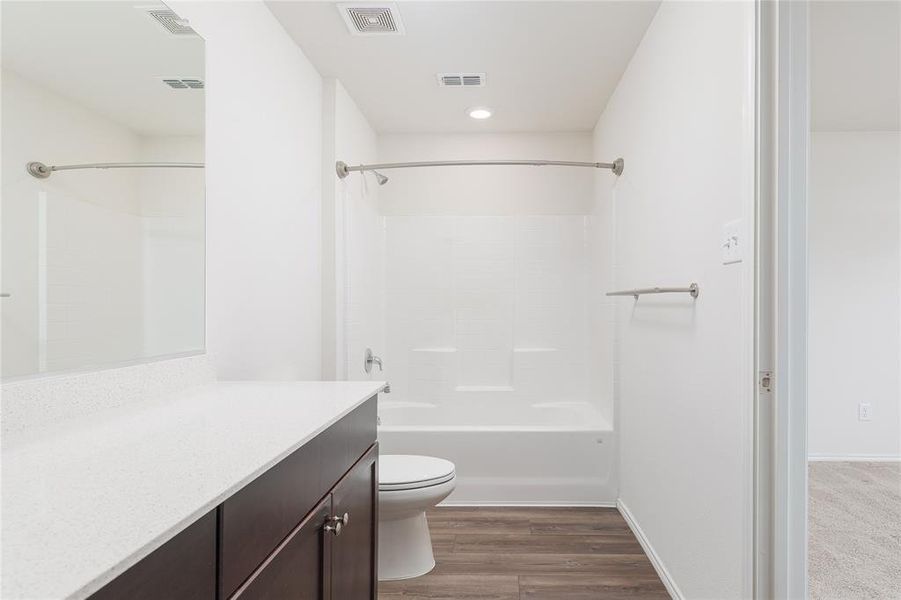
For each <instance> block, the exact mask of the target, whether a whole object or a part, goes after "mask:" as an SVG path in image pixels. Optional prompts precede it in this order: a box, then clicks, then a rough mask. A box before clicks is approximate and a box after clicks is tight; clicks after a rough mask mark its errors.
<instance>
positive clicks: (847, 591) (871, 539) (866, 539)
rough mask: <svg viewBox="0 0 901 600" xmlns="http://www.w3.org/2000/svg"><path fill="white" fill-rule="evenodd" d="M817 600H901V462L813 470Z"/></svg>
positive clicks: (811, 546) (812, 584) (812, 575)
mask: <svg viewBox="0 0 901 600" xmlns="http://www.w3.org/2000/svg"><path fill="white" fill-rule="evenodd" d="M809 477H810V479H809V490H810V507H809V508H810V512H809V541H808V550H809V563H808V570H809V589H810V598H812V599H814V600H856V599H858V598H880V599H882V598H885V599H892V600H896V599H899V598H901V463H897V462H895V463H867V462H812V463H810V465H809Z"/></svg>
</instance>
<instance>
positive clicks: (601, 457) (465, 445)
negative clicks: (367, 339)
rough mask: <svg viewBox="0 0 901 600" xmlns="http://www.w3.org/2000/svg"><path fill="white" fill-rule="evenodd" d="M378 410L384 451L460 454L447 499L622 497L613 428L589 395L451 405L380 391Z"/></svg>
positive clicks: (602, 502) (603, 501) (602, 501)
mask: <svg viewBox="0 0 901 600" xmlns="http://www.w3.org/2000/svg"><path fill="white" fill-rule="evenodd" d="M467 404H469V405H467ZM508 404H510V405H509V406H508ZM379 417H380V421H381V425H380V426H379V442H380V446H381V448H380V451H381V453H382V454H426V455H431V456H438V457H441V458H446V459H448V460H450V461H453V463H454V464H455V465H456V468H457V489H456V491H454V493H453V494H451V496H450V497H449V498H448V499H447V500H446V501H445V502H444V503H443V504H445V505H452V504H502V505H517V504H521V505H591V506H606V505H613V504H614V503H615V501H616V491H617V490H616V478H615V469H614V465H615V444H614V438H613V435H614V434H613V431H612V428H611V427H610V425H609V424H608V423H607V422H606V421H605V419H604V418H603V416H602V415H601V413H600V412H599V411H597V410H596V409H594V408H593V407H592V406H590V405H589V404H588V403H585V402H558V403H553V402H551V403H539V404H530V405H526V406H523V405H522V404H519V403H516V405H513V403H508V402H504V401H498V400H494V401H491V402H486V401H484V399H479V401H474V402H472V403H460V402H455V403H454V406H453V409H451V408H450V407H443V406H439V405H436V404H430V403H427V402H392V401H391V400H390V397H389V399H385V397H384V396H381V397H380V398H379Z"/></svg>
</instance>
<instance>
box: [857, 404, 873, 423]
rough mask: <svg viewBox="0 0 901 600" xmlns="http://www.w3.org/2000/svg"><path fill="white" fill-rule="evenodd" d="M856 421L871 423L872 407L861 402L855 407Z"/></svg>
mask: <svg viewBox="0 0 901 600" xmlns="http://www.w3.org/2000/svg"><path fill="white" fill-rule="evenodd" d="M857 420H858V421H872V420H873V407H872V406H871V405H870V403H869V402H861V403H860V404H858V405H857Z"/></svg>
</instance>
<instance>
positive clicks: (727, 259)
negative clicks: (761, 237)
mask: <svg viewBox="0 0 901 600" xmlns="http://www.w3.org/2000/svg"><path fill="white" fill-rule="evenodd" d="M741 234H742V226H741V219H736V220H735V221H729V222H728V223H726V224H725V225H723V238H722V240H721V242H720V243H721V246H720V250H721V252H722V256H723V264H724V265H731V264H735V263H740V262H741V261H742V258H743V256H744V245H745V240H743V239H742V235H741Z"/></svg>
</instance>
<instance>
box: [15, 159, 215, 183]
mask: <svg viewBox="0 0 901 600" xmlns="http://www.w3.org/2000/svg"><path fill="white" fill-rule="evenodd" d="M204 166H205V165H204V164H203V163H177V162H146V163H88V164H83V165H45V164H44V163H42V162H38V161H36V160H33V161H31V162H30V163H28V164H27V165H25V170H26V171H28V174H29V175H31V176H32V177H37V178H38V179H47V178H48V177H50V174H51V173H53V172H54V171H70V170H73V169H148V168H163V169H202V168H204Z"/></svg>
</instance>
